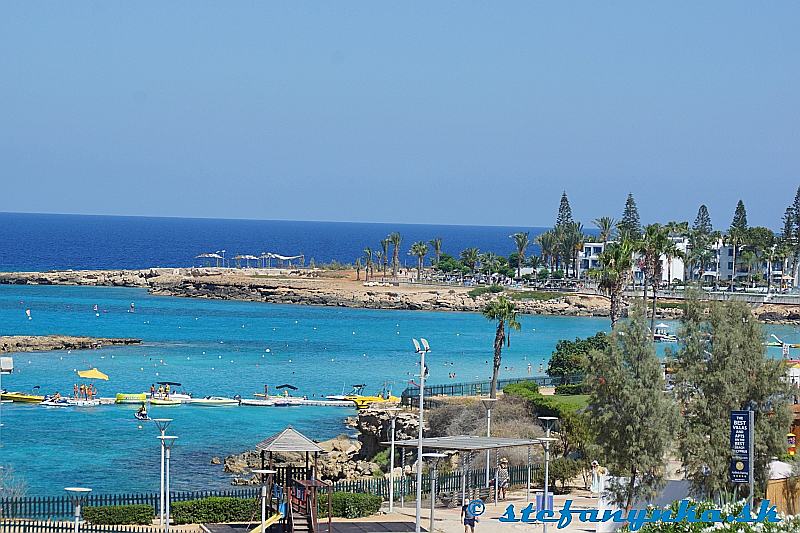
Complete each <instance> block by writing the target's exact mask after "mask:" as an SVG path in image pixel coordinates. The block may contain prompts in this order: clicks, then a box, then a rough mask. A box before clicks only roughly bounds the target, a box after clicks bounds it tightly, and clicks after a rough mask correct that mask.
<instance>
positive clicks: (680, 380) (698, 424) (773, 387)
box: [670, 294, 791, 500]
mask: <svg viewBox="0 0 800 533" xmlns="http://www.w3.org/2000/svg"><path fill="white" fill-rule="evenodd" d="M708 305H709V304H708V302H701V301H699V300H698V299H697V297H696V295H694V294H690V297H689V299H688V300H687V302H686V310H685V313H684V316H683V318H682V320H681V323H682V325H681V328H680V331H679V333H678V338H679V345H678V352H677V354H676V359H675V360H674V361H671V362H670V363H671V366H672V367H673V368H674V370H675V373H674V383H675V388H674V392H675V396H676V399H677V401H678V402H679V404H680V406H681V410H682V412H683V414H684V416H683V417H682V422H681V424H680V427H679V429H678V432H677V441H678V449H679V451H680V455H681V457H682V460H683V464H684V468H685V469H686V472H687V475H688V477H689V480H690V481H691V484H692V491H693V492H694V493H695V494H696V495H697V496H700V497H705V498H711V497H713V498H719V499H723V500H726V499H729V495H730V493H731V490H732V489H733V485H731V484H730V483H729V482H728V468H729V464H730V460H731V452H730V442H729V438H728V437H729V412H730V411H732V410H745V409H748V408H749V407H753V408H754V410H755V452H756V454H755V474H756V481H757V488H758V490H759V491H763V489H764V487H765V486H766V479H767V476H766V465H767V462H768V461H769V459H770V458H771V457H773V456H779V455H781V454H782V453H783V451H784V448H785V438H786V432H787V431H788V429H789V424H790V422H791V416H790V413H789V409H788V401H787V395H788V385H787V384H786V383H785V381H784V379H785V367H784V363H783V361H780V360H776V359H772V358H770V357H768V356H767V354H766V352H765V348H764V345H763V344H762V343H763V339H764V332H763V331H762V329H761V325H760V324H759V323H758V321H757V320H756V319H755V317H754V316H753V313H752V312H751V311H750V309H749V307H748V306H747V305H746V304H745V303H744V302H725V303H712V304H711V308H710V313H708V312H707V307H708Z"/></svg>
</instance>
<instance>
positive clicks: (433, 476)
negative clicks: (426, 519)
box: [420, 453, 447, 532]
mask: <svg viewBox="0 0 800 533" xmlns="http://www.w3.org/2000/svg"><path fill="white" fill-rule="evenodd" d="M422 457H425V458H428V459H433V460H434V461H433V470H432V472H431V521H430V525H429V526H428V531H430V532H433V509H434V507H435V506H436V482H437V481H438V475H439V474H438V470H437V467H438V466H439V460H440V459H444V458H445V457H447V456H446V455H445V454H443V453H423V454H422ZM421 462H422V461H420V463H421Z"/></svg>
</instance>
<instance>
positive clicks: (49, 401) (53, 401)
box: [39, 396, 71, 407]
mask: <svg viewBox="0 0 800 533" xmlns="http://www.w3.org/2000/svg"><path fill="white" fill-rule="evenodd" d="M39 405H41V406H42V407H71V405H70V403H69V400H68V399H67V398H53V397H51V396H47V397H46V398H45V399H44V400H43V401H42V403H40V404H39Z"/></svg>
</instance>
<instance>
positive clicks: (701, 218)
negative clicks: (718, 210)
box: [692, 204, 714, 236]
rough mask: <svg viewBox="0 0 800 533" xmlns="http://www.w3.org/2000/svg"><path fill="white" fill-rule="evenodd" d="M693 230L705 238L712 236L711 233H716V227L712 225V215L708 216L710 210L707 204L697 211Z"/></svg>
mask: <svg viewBox="0 0 800 533" xmlns="http://www.w3.org/2000/svg"><path fill="white" fill-rule="evenodd" d="M692 230H693V231H695V232H696V233H698V234H701V235H703V236H708V235H711V232H712V231H714V226H712V225H711V215H709V214H708V208H707V207H706V205H705V204H703V205H701V206H700V209H698V210H697V216H696V217H695V219H694V224H693V225H692Z"/></svg>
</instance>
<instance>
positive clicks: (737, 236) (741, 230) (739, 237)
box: [726, 200, 747, 291]
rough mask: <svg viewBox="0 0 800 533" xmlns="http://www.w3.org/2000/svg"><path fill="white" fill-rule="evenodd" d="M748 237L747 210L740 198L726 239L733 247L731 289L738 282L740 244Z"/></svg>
mask: <svg viewBox="0 0 800 533" xmlns="http://www.w3.org/2000/svg"><path fill="white" fill-rule="evenodd" d="M746 238H747V210H746V209H745V207H744V202H742V201H741V200H739V202H738V203H737V204H736V211H735V212H734V214H733V220H732V221H731V226H730V228H728V233H727V235H726V240H727V242H728V244H730V245H731V248H732V249H733V273H732V274H731V287H730V289H731V291H733V286H734V284H735V283H736V270H737V269H736V257H737V253H738V251H739V245H740V244H741V243H742V241H744V240H745V239H746Z"/></svg>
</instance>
